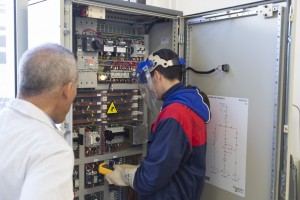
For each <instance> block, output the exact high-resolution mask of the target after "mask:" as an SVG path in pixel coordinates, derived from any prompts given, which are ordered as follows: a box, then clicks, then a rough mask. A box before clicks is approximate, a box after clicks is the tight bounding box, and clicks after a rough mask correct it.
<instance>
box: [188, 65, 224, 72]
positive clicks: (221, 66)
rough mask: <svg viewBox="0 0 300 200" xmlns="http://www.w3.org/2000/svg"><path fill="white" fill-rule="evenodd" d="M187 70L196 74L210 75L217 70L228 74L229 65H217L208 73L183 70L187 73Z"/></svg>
mask: <svg viewBox="0 0 300 200" xmlns="http://www.w3.org/2000/svg"><path fill="white" fill-rule="evenodd" d="M187 70H191V71H193V72H195V73H196V74H211V73H213V72H215V71H216V70H219V71H222V72H229V65H228V64H222V65H219V66H218V67H216V68H213V69H211V70H209V71H198V70H195V69H194V68H192V67H187V68H186V69H185V71H187Z"/></svg>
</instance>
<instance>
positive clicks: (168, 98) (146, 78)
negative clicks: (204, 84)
mask: <svg viewBox="0 0 300 200" xmlns="http://www.w3.org/2000/svg"><path fill="white" fill-rule="evenodd" d="M183 64H184V62H183V60H182V59H179V58H178V55H177V54H176V53H174V52H173V51H172V50H169V49H160V50H158V51H156V52H154V53H152V54H151V55H150V56H149V57H148V59H147V61H144V62H141V63H140V64H139V66H138V69H137V71H136V73H137V77H138V79H137V80H138V82H139V83H140V85H147V91H148V92H147V94H148V96H147V97H148V99H145V100H146V103H147V104H148V105H150V108H151V109H153V110H155V104H156V100H162V101H163V105H162V108H161V110H160V112H159V114H158V117H157V119H156V121H155V123H154V124H153V125H152V128H151V133H150V135H149V139H148V144H147V145H148V146H147V155H146V157H145V158H144V159H143V161H142V163H141V164H140V165H139V166H134V165H125V164H124V165H115V166H114V168H115V170H114V171H113V172H111V173H110V174H108V175H106V176H105V178H106V180H107V181H108V182H109V183H110V184H115V185H120V186H131V187H133V188H134V189H135V190H136V191H137V192H138V193H139V194H140V196H141V199H143V200H148V199H149V200H158V199H161V200H171V199H172V200H176V199H178V200H199V199H200V196H201V193H202V189H203V185H204V177H205V168H206V166H205V160H206V157H205V155H206V140H207V137H206V123H208V121H209V120H210V110H209V100H208V98H207V96H206V95H205V94H204V93H203V92H201V91H200V90H199V89H198V88H196V87H193V86H184V85H183V83H182V82H181V80H182V73H183ZM144 89H145V87H144ZM145 90H146V89H145ZM149 97H150V98H149Z"/></svg>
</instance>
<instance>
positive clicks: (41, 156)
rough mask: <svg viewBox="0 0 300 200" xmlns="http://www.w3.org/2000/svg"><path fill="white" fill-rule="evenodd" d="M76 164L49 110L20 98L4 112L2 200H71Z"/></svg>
mask: <svg viewBox="0 0 300 200" xmlns="http://www.w3.org/2000/svg"><path fill="white" fill-rule="evenodd" d="M73 166H74V155H73V150H72V148H71V147H70V146H69V145H68V144H67V142H66V141H65V140H64V138H63V137H62V136H61V134H59V132H58V130H57V129H55V127H54V126H53V124H52V122H51V119H50V118H49V117H48V116H47V115H46V113H44V112H43V111H42V110H40V109H39V108H38V107H36V106H34V105H33V104H31V103H29V102H27V101H23V100H20V99H14V100H11V101H10V102H9V103H7V106H6V108H4V109H2V110H1V111H0V200H15V199H20V200H71V199H73V198H74V195H73V186H72V174H73Z"/></svg>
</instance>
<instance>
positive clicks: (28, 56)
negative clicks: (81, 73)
mask: <svg viewBox="0 0 300 200" xmlns="http://www.w3.org/2000/svg"><path fill="white" fill-rule="evenodd" d="M18 70H19V73H18V76H19V79H18V94H20V95H22V96H27V97H30V96H35V95H39V94H42V93H45V92H50V91H53V90H55V89H57V88H59V87H62V86H63V85H65V84H66V83H68V82H70V81H71V82H73V83H75V82H76V81H77V79H78V71H77V67H76V60H75V58H74V55H73V53H72V52H71V51H69V50H68V49H66V48H64V47H63V46H61V45H58V44H52V43H48V44H43V45H41V46H38V47H35V48H33V49H30V50H28V51H26V52H25V53H24V54H23V56H22V58H21V60H20V64H19V69H18Z"/></svg>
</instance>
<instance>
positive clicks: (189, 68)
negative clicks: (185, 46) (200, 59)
mask: <svg viewBox="0 0 300 200" xmlns="http://www.w3.org/2000/svg"><path fill="white" fill-rule="evenodd" d="M187 70H191V71H193V72H195V73H196V74H211V73H213V72H215V71H216V69H211V70H209V71H197V70H195V69H194V68H192V67H188V68H186V71H187Z"/></svg>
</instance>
